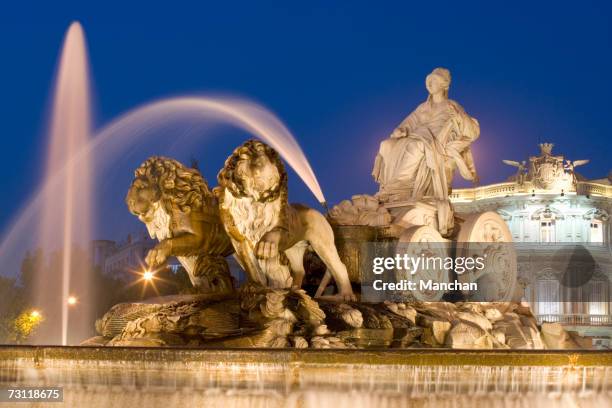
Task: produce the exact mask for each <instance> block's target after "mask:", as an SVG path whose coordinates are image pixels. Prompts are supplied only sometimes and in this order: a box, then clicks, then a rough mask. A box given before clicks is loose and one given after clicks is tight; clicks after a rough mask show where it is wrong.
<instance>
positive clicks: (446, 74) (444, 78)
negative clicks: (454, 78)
mask: <svg viewBox="0 0 612 408" xmlns="http://www.w3.org/2000/svg"><path fill="white" fill-rule="evenodd" d="M450 83H451V74H450V71H449V70H448V69H446V68H436V69H434V70H433V71H431V74H429V75H427V78H426V79H425V87H426V88H427V91H428V92H429V93H430V94H431V95H434V94H437V93H440V92H444V95H445V96H448V88H449V87H450Z"/></svg>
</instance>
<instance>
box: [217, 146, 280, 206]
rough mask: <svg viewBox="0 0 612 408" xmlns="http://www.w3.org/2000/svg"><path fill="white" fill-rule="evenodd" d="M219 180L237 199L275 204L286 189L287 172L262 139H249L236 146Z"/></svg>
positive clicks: (274, 152)
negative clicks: (273, 202) (243, 198)
mask: <svg viewBox="0 0 612 408" xmlns="http://www.w3.org/2000/svg"><path fill="white" fill-rule="evenodd" d="M217 180H218V181H219V185H220V186H221V187H223V188H226V189H228V190H229V191H230V192H231V193H232V195H233V196H234V197H237V198H241V197H251V198H253V199H255V200H256V201H259V202H268V201H273V200H275V199H277V198H278V197H279V196H280V194H281V193H282V192H283V191H286V190H287V172H286V171H285V166H284V165H283V162H282V161H281V159H280V157H279V155H278V153H277V152H276V151H275V150H274V149H272V148H271V147H270V146H268V145H266V144H265V143H262V142H260V141H259V140H248V141H247V142H245V143H244V144H243V145H242V146H239V147H237V148H236V150H234V152H233V153H232V155H231V156H230V157H228V158H227V160H226V161H225V166H224V167H223V169H222V170H221V171H220V172H219V175H218V176H217Z"/></svg>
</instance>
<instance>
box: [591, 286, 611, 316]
mask: <svg viewBox="0 0 612 408" xmlns="http://www.w3.org/2000/svg"><path fill="white" fill-rule="evenodd" d="M587 291H588V292H587V298H588V301H589V314H592V315H606V314H608V300H609V299H608V281H592V282H590V284H589V285H588V286H587Z"/></svg>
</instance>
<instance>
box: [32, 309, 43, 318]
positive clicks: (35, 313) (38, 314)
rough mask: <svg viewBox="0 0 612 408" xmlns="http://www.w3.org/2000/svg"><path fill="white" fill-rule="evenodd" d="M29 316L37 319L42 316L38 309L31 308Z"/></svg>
mask: <svg viewBox="0 0 612 408" xmlns="http://www.w3.org/2000/svg"><path fill="white" fill-rule="evenodd" d="M30 317H31V318H32V319H34V320H38V319H40V318H41V317H42V315H41V314H40V312H39V311H38V310H32V311H31V312H30Z"/></svg>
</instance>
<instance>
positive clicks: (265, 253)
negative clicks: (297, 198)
mask: <svg viewBox="0 0 612 408" xmlns="http://www.w3.org/2000/svg"><path fill="white" fill-rule="evenodd" d="M217 179H218V181H219V186H218V187H216V188H215V189H214V193H215V195H216V196H217V197H218V199H219V208H220V213H221V219H222V220H223V225H224V226H225V230H226V231H227V233H228V235H229V236H230V239H231V241H232V244H233V246H234V249H235V251H236V257H237V259H238V260H239V262H240V264H241V266H242V267H243V268H244V270H245V271H246V272H247V275H248V277H249V280H250V281H251V283H255V284H259V285H261V286H264V287H270V288H291V287H292V286H293V287H297V288H299V287H301V285H302V279H303V277H304V272H305V271H304V265H303V257H304V252H305V251H306V250H307V249H308V248H309V247H311V248H312V249H313V250H314V251H315V252H316V253H317V255H318V256H319V257H320V258H321V260H322V261H323V262H324V263H325V265H326V267H327V269H328V271H329V272H331V275H332V276H333V278H334V280H335V282H336V285H337V287H338V293H337V294H336V295H335V296H334V297H335V298H336V299H339V300H355V295H354V294H353V290H352V288H351V283H350V281H349V277H348V273H347V270H346V267H345V265H344V264H343V263H342V261H341V260H340V257H339V255H338V251H337V250H336V246H335V244H334V233H333V231H332V228H331V226H330V225H329V223H328V222H327V220H326V219H325V217H324V216H323V215H322V214H321V213H319V212H318V211H315V210H313V209H311V208H308V207H306V206H303V205H300V204H291V205H290V204H289V202H288V199H287V173H286V171H285V167H284V165H283V163H282V161H281V159H280V157H279V155H278V153H277V152H276V151H275V150H274V149H272V148H271V147H269V146H267V145H266V144H264V143H262V142H260V141H258V140H249V141H247V142H245V143H244V144H243V145H242V146H239V147H238V148H236V149H235V150H234V152H233V153H232V155H231V156H230V157H229V158H228V159H227V160H226V162H225V166H224V168H223V169H222V170H221V171H220V172H219V175H218V176H217Z"/></svg>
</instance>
